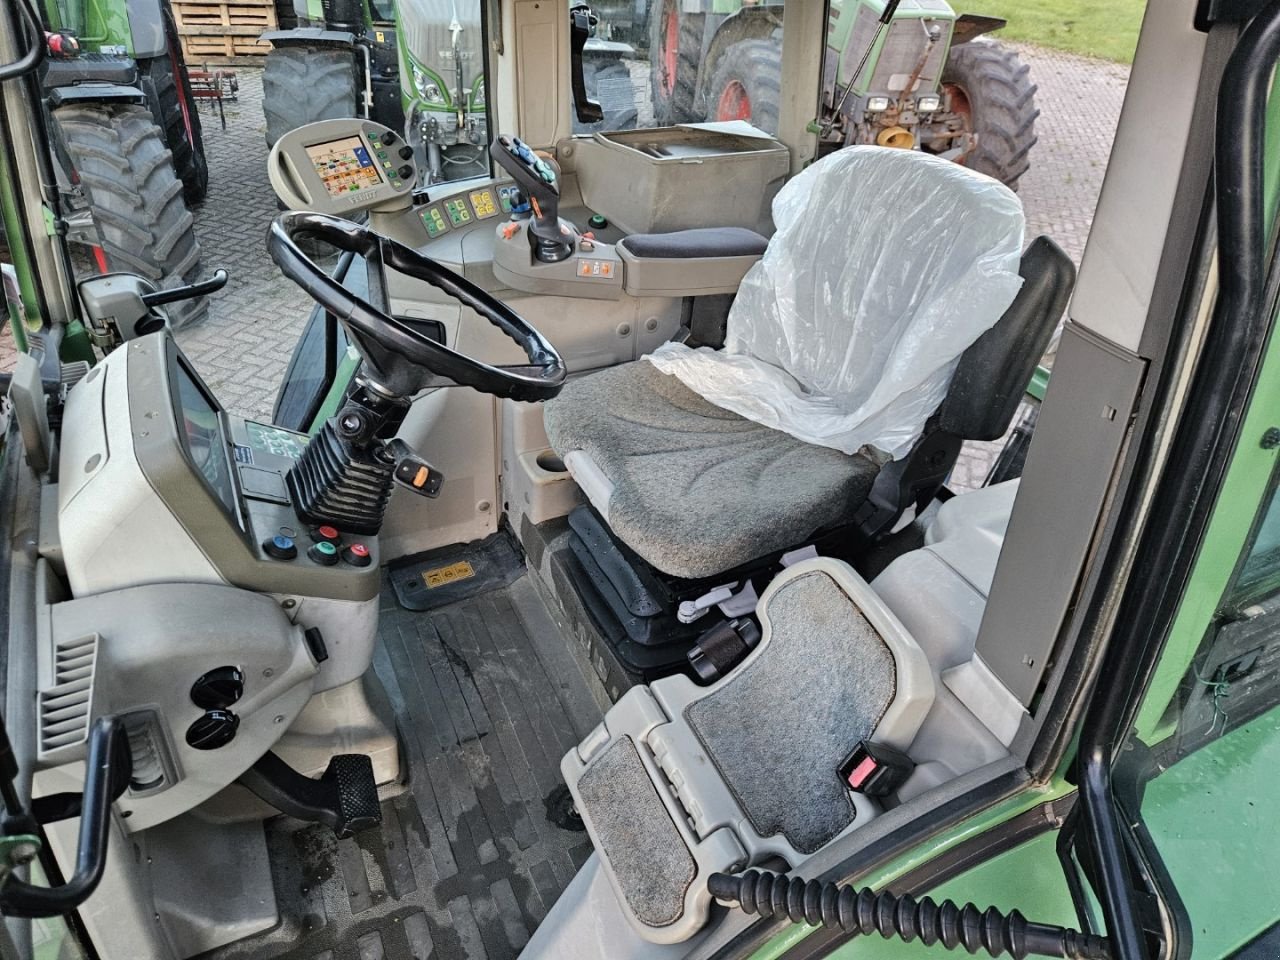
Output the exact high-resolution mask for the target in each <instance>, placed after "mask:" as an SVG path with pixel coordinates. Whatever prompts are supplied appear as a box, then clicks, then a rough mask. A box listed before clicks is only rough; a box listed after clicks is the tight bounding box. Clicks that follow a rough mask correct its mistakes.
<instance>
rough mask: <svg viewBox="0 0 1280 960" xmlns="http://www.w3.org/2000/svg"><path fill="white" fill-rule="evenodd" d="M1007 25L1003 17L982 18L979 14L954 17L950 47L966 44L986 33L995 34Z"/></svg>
mask: <svg viewBox="0 0 1280 960" xmlns="http://www.w3.org/2000/svg"><path fill="white" fill-rule="evenodd" d="M1008 25H1009V21H1008V20H1006V19H1005V18H1004V17H984V16H983V15H982V14H980V13H962V14H960V16H958V17H956V22H955V26H954V27H952V28H951V46H953V47H955V46H959V45H960V44H962V43H968V42H969V41H970V40H973V39H974V38H975V37H980V36H982V35H983V34H986V33H995V31H997V30H1003V29H1004V28H1005V27H1006V26H1008Z"/></svg>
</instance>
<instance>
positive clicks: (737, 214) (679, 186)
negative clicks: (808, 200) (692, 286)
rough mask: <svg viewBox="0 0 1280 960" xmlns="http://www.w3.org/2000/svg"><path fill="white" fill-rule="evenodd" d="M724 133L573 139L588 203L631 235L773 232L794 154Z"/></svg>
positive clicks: (709, 128) (688, 130)
mask: <svg viewBox="0 0 1280 960" xmlns="http://www.w3.org/2000/svg"><path fill="white" fill-rule="evenodd" d="M741 126H742V129H743V130H744V131H748V130H751V129H752V128H750V127H748V126H747V125H746V124H742V125H741ZM724 127H725V125H724V124H718V125H688V126H681V127H660V128H658V129H656V130H620V131H615V132H613V133H597V134H594V135H593V136H592V137H591V138H590V139H585V138H584V139H581V140H576V141H575V142H574V147H575V154H576V159H575V168H576V172H577V177H578V184H579V187H580V188H581V190H582V199H583V201H584V203H585V204H586V205H587V206H588V207H590V208H591V209H592V210H595V211H596V212H598V213H602V214H604V215H605V216H606V217H608V218H609V219H610V220H612V221H613V222H614V223H615V224H616V225H617V226H619V227H621V228H622V229H623V230H625V231H626V232H628V233H664V232H670V231H674V230H687V229H690V228H693V227H728V226H734V227H747V228H749V229H752V230H758V231H760V232H761V233H764V234H766V235H768V234H770V233H772V232H773V228H772V223H771V219H770V213H769V211H770V206H771V204H772V203H773V197H774V194H776V193H777V192H778V189H779V188H780V187H781V186H782V182H783V179H784V178H785V177H786V175H787V171H788V170H789V169H790V166H791V157H790V154H789V153H788V152H787V148H786V147H785V146H783V145H782V144H781V143H779V142H778V141H777V140H774V139H772V138H771V137H768V136H766V135H764V134H763V133H761V134H760V135H759V136H750V135H747V134H746V133H745V132H744V133H738V132H729V131H727V130H726V129H724Z"/></svg>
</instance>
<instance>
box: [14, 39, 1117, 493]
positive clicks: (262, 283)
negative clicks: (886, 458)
mask: <svg viewBox="0 0 1280 960" xmlns="http://www.w3.org/2000/svg"><path fill="white" fill-rule="evenodd" d="M1017 49H1018V51H1019V53H1020V54H1021V55H1022V57H1023V58H1024V60H1026V62H1027V63H1029V64H1030V65H1031V72H1032V78H1033V79H1034V80H1035V82H1036V83H1037V84H1038V85H1039V88H1040V89H1039V94H1038V102H1039V105H1040V111H1041V115H1040V120H1039V121H1038V124H1037V132H1038V134H1039V137H1040V140H1039V143H1038V144H1037V145H1036V147H1035V150H1034V151H1033V153H1032V167H1031V170H1030V172H1029V173H1028V174H1027V175H1026V176H1025V177H1024V178H1023V180H1022V184H1021V196H1022V199H1023V201H1024V203H1025V205H1026V210H1027V221H1028V222H1027V236H1028V238H1031V237H1034V236H1037V235H1038V234H1040V233H1047V234H1049V235H1050V236H1052V237H1053V238H1054V239H1055V240H1057V241H1058V243H1060V244H1061V245H1062V246H1063V248H1064V249H1066V251H1067V252H1068V253H1069V254H1070V255H1071V256H1072V258H1073V259H1075V260H1077V261H1078V260H1079V257H1080V254H1081V252H1082V251H1083V249H1084V241H1085V236H1086V234H1087V233H1088V229H1089V223H1090V221H1091V220H1092V217H1093V208H1094V204H1095V203H1096V200H1097V195H1098V190H1099V188H1100V187H1101V184H1102V175H1103V171H1104V169H1105V166H1106V161H1107V155H1108V151H1109V149H1110V144H1111V139H1112V137H1113V135H1114V132H1115V124H1116V120H1117V119H1118V117H1119V112H1120V105H1121V101H1122V99H1123V95H1124V87H1125V84H1126V82H1127V79H1128V68H1127V67H1124V66H1120V65H1117V64H1112V63H1104V62H1100V61H1095V60H1088V59H1084V58H1081V57H1075V56H1071V55H1069V54H1064V53H1058V52H1055V51H1049V50H1043V49H1040V48H1036V47H1029V46H1025V45H1019V46H1018V47H1017ZM239 77H240V94H239V101H238V102H237V103H233V104H228V105H227V129H226V130H222V129H221V128H220V126H219V125H218V122H217V119H216V117H213V116H211V115H210V114H207V113H206V114H205V115H204V120H205V141H206V150H207V153H208V156H209V163H210V195H209V199H208V200H207V201H206V202H205V203H203V204H201V205H200V206H199V207H198V208H197V209H196V211H195V213H196V231H197V234H198V236H199V238H200V242H201V244H202V246H203V248H204V262H205V266H206V268H209V269H212V268H213V267H215V266H223V267H226V269H227V270H228V271H230V273H231V281H230V283H229V284H228V286H227V288H226V289H225V290H223V291H222V292H221V293H219V294H217V295H215V297H214V298H213V302H212V308H211V310H210V313H209V319H208V320H207V321H206V322H205V323H204V324H203V325H202V326H200V327H198V328H196V329H193V330H185V331H181V332H180V333H179V334H178V340H179V342H180V343H181V344H182V346H183V349H184V350H186V351H187V353H188V354H189V355H190V356H191V357H192V359H193V360H194V361H195V363H196V364H197V366H198V367H199V368H200V371H201V373H202V374H203V375H204V376H205V378H206V379H207V380H208V381H209V383H210V385H211V386H212V387H213V389H214V390H215V391H216V392H217V394H218V396H219V397H220V398H221V399H222V400H223V402H224V403H225V404H226V405H227V406H228V407H230V408H231V409H232V410H235V411H236V412H238V413H243V414H246V415H251V416H258V417H263V416H268V415H269V414H270V412H271V405H272V401H273V399H274V396H275V391H276V388H277V386H278V384H279V382H280V378H281V376H282V375H283V373H284V369H285V365H286V364H287V362H288V359H289V356H290V353H291V351H292V349H293V345H294V343H295V342H296V340H297V337H298V334H299V332H300V331H301V328H302V324H303V323H304V321H305V319H306V316H307V314H308V312H309V309H310V301H309V300H308V298H307V297H306V296H305V295H304V294H303V293H301V291H299V290H298V289H297V288H296V287H295V286H294V285H293V284H291V283H289V282H288V281H286V280H284V279H283V278H282V277H281V276H280V273H279V271H278V270H277V269H276V267H275V265H274V264H273V263H271V261H270V260H269V259H268V257H267V254H266V246H265V240H264V238H265V234H266V228H267V225H268V223H269V222H270V220H271V218H272V217H273V216H274V215H275V213H276V202H275V197H274V195H273V194H272V192H271V188H270V185H269V184H268V182H267V178H266V176H265V175H264V167H265V163H266V157H267V148H266V143H265V141H264V139H263V129H264V122H263V119H262V84H261V74H260V72H259V71H257V70H254V69H246V68H241V69H240V70H239ZM638 87H639V89H640V90H642V91H644V93H645V96H647V88H648V85H647V84H644V83H641V84H638ZM0 368H3V348H2V347H0ZM997 448H998V444H993V445H973V446H972V448H971V449H969V450H967V451H966V456H965V458H964V460H963V461H962V463H961V464H960V465H959V466H958V468H957V470H956V474H955V477H954V480H955V482H956V484H957V485H958V486H960V487H969V486H975V485H977V484H979V483H980V482H981V480H982V477H984V476H985V475H986V470H987V468H988V467H989V465H990V462H991V460H992V459H993V457H994V451H995V450H996V449H997Z"/></svg>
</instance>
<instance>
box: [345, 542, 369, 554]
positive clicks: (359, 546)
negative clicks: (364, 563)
mask: <svg viewBox="0 0 1280 960" xmlns="http://www.w3.org/2000/svg"><path fill="white" fill-rule="evenodd" d="M349 549H350V550H351V552H352V553H353V554H355V555H356V556H357V557H367V556H368V555H369V548H368V547H366V546H365V545H364V544H363V543H353V544H352V545H351V546H350V548H349Z"/></svg>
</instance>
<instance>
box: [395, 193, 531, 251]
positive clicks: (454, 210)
mask: <svg viewBox="0 0 1280 960" xmlns="http://www.w3.org/2000/svg"><path fill="white" fill-rule="evenodd" d="M518 193H519V191H518V189H517V188H516V186H515V184H498V185H496V186H484V187H478V188H476V189H474V190H468V191H466V192H464V193H456V194H454V195H453V196H450V197H445V198H444V199H443V200H436V201H433V202H431V203H428V204H425V205H424V206H421V207H419V208H418V216H419V217H420V218H421V220H422V226H423V228H424V229H425V230H426V231H427V236H428V237H430V238H431V239H432V240H435V239H436V238H437V237H442V236H444V235H445V234H446V233H448V232H449V231H450V230H457V229H460V228H462V227H469V226H471V225H472V224H474V223H476V222H477V221H480V220H489V219H492V218H493V217H496V216H499V215H502V216H510V214H511V212H512V211H513V210H514V209H515V206H516V204H517V203H518V202H519V198H518Z"/></svg>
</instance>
